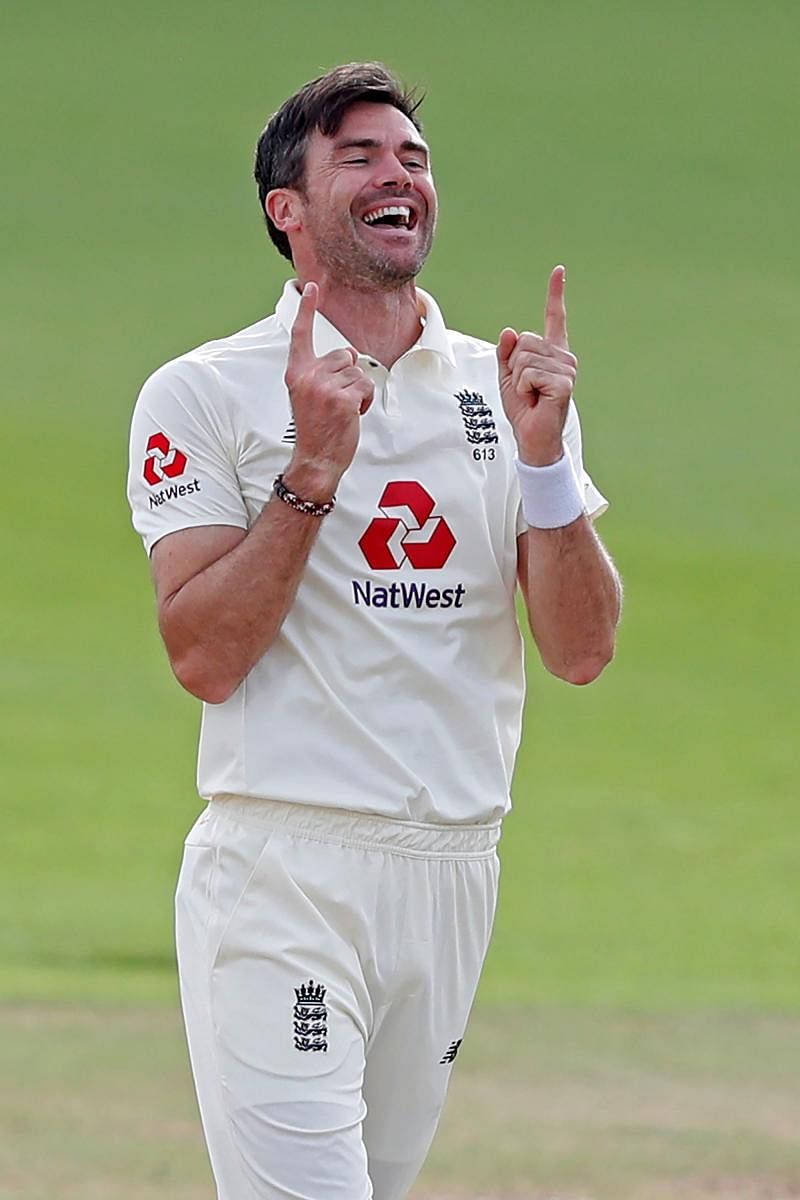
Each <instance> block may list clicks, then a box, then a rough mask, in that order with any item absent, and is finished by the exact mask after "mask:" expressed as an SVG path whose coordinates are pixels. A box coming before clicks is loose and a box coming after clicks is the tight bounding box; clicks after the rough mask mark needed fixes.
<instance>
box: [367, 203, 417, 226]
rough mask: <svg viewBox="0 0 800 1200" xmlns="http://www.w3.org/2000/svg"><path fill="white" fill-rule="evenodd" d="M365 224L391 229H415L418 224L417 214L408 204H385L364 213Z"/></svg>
mask: <svg viewBox="0 0 800 1200" xmlns="http://www.w3.org/2000/svg"><path fill="white" fill-rule="evenodd" d="M361 219H362V221H363V222H364V224H365V225H372V226H378V227H383V228H389V229H408V230H411V229H413V228H414V227H415V226H416V224H417V214H416V213H415V212H414V210H413V208H410V207H409V205H407V204H383V205H381V207H380V208H373V209H372V210H371V211H370V212H367V213H364V216H363V217H362V218H361Z"/></svg>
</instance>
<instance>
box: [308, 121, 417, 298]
mask: <svg viewBox="0 0 800 1200" xmlns="http://www.w3.org/2000/svg"><path fill="white" fill-rule="evenodd" d="M302 224H303V231H302V232H303V234H304V235H305V236H306V239H307V241H306V247H307V249H308V251H309V253H310V259H311V261H310V263H308V264H307V265H310V266H311V268H312V270H313V268H314V267H315V266H316V264H319V266H320V267H321V268H322V269H323V270H324V271H327V272H328V273H331V274H335V276H336V278H337V279H338V281H339V282H340V283H345V284H349V285H350V286H356V287H358V286H361V287H364V286H366V287H378V288H381V289H387V288H389V289H394V288H399V287H401V286H402V285H403V284H405V283H407V282H408V281H409V280H411V279H414V278H415V276H416V275H417V274H418V272H419V271H420V269H421V267H422V264H423V263H424V262H425V259H426V258H427V256H428V252H429V251H430V248H431V242H432V241H433V231H434V228H435V225H436V190H435V188H434V186H433V179H432V176H431V172H430V161H429V155H428V148H427V146H426V145H425V143H424V141H423V140H422V137H421V135H420V134H419V132H418V131H417V129H415V128H414V125H413V124H412V123H411V121H409V120H408V118H407V117H405V116H404V115H403V114H402V113H401V112H400V111H399V109H397V108H394V107H393V106H392V105H390V104H372V103H367V102H359V103H358V104H354V105H353V106H352V107H351V108H349V109H348V110H347V112H346V114H345V117H344V120H343V121H342V124H341V127H340V129H339V131H338V133H337V134H335V135H334V136H333V137H324V136H323V135H322V134H321V133H320V132H319V131H318V130H317V131H315V132H314V133H313V134H312V136H311V137H310V138H309V142H308V147H307V150H306V161H305V178H304V187H303V221H302ZM311 277H312V278H313V275H312V276H311Z"/></svg>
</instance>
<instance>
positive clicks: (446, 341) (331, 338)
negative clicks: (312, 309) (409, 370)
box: [275, 279, 456, 367]
mask: <svg viewBox="0 0 800 1200" xmlns="http://www.w3.org/2000/svg"><path fill="white" fill-rule="evenodd" d="M417 303H418V305H419V309H420V320H421V321H422V333H421V334H420V335H419V337H418V338H417V340H416V342H415V343H414V345H413V346H411V348H410V349H409V351H408V353H409V354H413V353H414V352H415V351H417V350H431V351H433V353H434V354H439V355H441V356H442V358H445V359H447V361H448V362H449V363H450V365H451V366H453V367H454V366H455V365H456V360H455V355H454V354H453V350H452V347H451V345H450V338H449V336H448V333H447V329H446V327H445V323H444V318H443V317H442V314H441V311H440V309H439V306H438V304H437V303H436V301H435V300H434V299H433V297H432V296H429V295H428V293H427V292H423V291H422V289H421V288H417ZM299 307H300V292H299V291H298V283H297V280H296V279H289V280H287V282H286V284H285V286H284V289H283V294H282V295H281V298H280V300H279V301H278V303H277V305H276V306H275V315H276V316H277V318H278V320H279V321H280V323H281V325H283V327H284V329H285V330H286V332H287V333H290V332H291V329H292V325H293V324H294V320H295V317H296V316H297V310H298V308H299ZM313 338H314V352H315V353H316V354H317V355H318V356H321V355H323V354H327V353H328V352H329V351H330V350H340V349H341V348H342V347H343V346H348V345H349V344H350V343H349V342H348V341H347V339H346V338H344V337H343V336H342V334H341V333H340V332H339V330H338V329H337V328H336V326H335V325H332V324H331V323H330V321H329V320H328V319H327V317H323V315H322V313H320V312H318V313H317V314H316V316H315V317H314V333H313Z"/></svg>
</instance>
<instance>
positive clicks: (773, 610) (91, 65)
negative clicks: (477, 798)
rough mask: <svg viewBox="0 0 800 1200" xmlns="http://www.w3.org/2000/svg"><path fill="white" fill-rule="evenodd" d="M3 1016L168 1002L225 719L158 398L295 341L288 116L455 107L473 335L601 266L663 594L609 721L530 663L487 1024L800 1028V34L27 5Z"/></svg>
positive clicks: (615, 397)
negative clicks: (187, 655) (209, 761)
mask: <svg viewBox="0 0 800 1200" xmlns="http://www.w3.org/2000/svg"><path fill="white" fill-rule="evenodd" d="M3 15H4V26H5V30H4V34H3V42H4V56H3V57H4V70H3V73H2V76H1V77H0V101H2V110H3V112H4V113H5V114H6V115H5V119H4V123H3V128H2V132H1V133H0V138H1V139H2V162H3V168H4V170H3V175H4V181H3V189H2V200H1V201H0V209H1V210H2V263H3V267H2V276H1V278H0V287H2V305H3V317H2V323H1V324H0V336H2V347H1V349H2V356H1V357H0V363H1V364H2V392H3V399H2V434H3V436H2V448H1V449H0V454H2V461H1V462H0V489H2V513H3V520H2V528H1V529H0V539H2V540H1V541H0V547H1V550H2V561H3V564H4V571H3V589H4V603H3V612H4V619H3V622H2V628H1V629H0V664H1V666H0V670H2V689H1V691H0V706H1V707H0V739H2V744H1V745H0V772H2V792H3V825H2V834H3V836H2V852H0V856H1V857H2V870H0V912H2V921H1V922H0V996H2V997H6V998H16V999H36V998H48V999H69V998H72V999H83V1000H87V999H92V1000H98V999H99V1000H114V999H124V1000H129V1001H130V1000H153V1001H159V1000H167V999H169V1000H172V998H173V997H174V993H175V984H174V972H173V965H172V962H173V958H172V932H171V892H172V887H173V881H174V877H175V873H176V870H177V865H178V861H179V854H180V843H181V840H182V836H183V833H184V832H185V830H186V828H187V827H188V825H189V824H190V823H191V821H192V819H193V815H194V813H195V812H196V811H197V809H198V801H197V799H196V796H195V794H194V788H193V770H194V749H195V743H196V729H197V720H198V712H197V706H196V705H195V703H194V702H193V701H192V700H191V699H190V698H188V697H187V696H185V695H183V694H182V693H181V691H180V689H179V688H178V686H177V684H175V683H174V682H173V681H172V680H171V678H170V675H169V671H168V668H167V665H166V661H165V658H164V656H163V653H162V651H161V649H160V646H159V643H158V638H157V634H156V632H155V623H154V617H153V602H152V598H151V591H150V584H149V581H148V573H147V566H146V560H145V557H144V554H143V552H142V550H141V546H140V545H139V544H138V542H137V539H136V538H135V536H134V534H133V533H132V531H131V529H130V527H129V523H128V515H127V509H126V505H125V500H124V472H125V458H126V449H127V447H126V440H127V425H128V420H129V416H130V411H131V408H132V405H133V402H134V400H135V396H136V393H137V391H138V388H139V386H140V384H141V382H142V381H143V379H144V378H145V377H146V376H147V375H148V374H149V373H150V371H151V370H153V369H154V368H155V367H156V366H157V365H158V364H159V363H161V362H162V361H164V360H165V359H167V358H169V357H172V356H174V355H175V354H177V353H180V352H181V351H182V350H184V349H186V348H188V347H189V346H191V345H196V344H198V343H199V342H201V341H203V340H205V339H206V338H208V337H211V336H217V335H220V334H223V333H225V332H228V331H231V330H233V329H236V328H239V327H241V326H243V325H245V324H247V323H249V322H251V321H253V320H255V319H258V318H259V317H260V316H261V315H263V314H264V313H266V312H268V311H270V310H271V308H272V306H273V303H274V300H275V298H276V296H277V294H278V292H279V289H280V286H281V283H282V281H283V279H284V277H285V271H284V264H283V262H282V260H280V259H279V258H278V257H277V255H276V254H275V253H274V252H273V251H272V248H271V246H270V244H269V243H268V242H267V240H266V238H265V235H264V233H263V229H262V226H261V224H260V220H259V214H258V208H257V203H256V199H255V195H254V188H253V185H252V183H251V181H250V170H251V156H252V147H253V144H254V141H255V138H256V136H257V134H258V132H259V130H260V128H261V126H262V125H263V123H264V121H265V119H266V118H267V116H268V115H269V113H270V112H271V111H272V110H273V109H274V108H275V107H277V105H278V104H279V103H280V102H281V101H282V100H283V98H284V97H285V96H286V95H287V94H288V93H289V92H290V91H292V90H294V89H295V88H296V87H297V86H299V84H301V83H302V82H304V81H305V80H306V79H307V78H310V77H311V76H312V75H314V74H316V73H319V71H320V70H322V69H324V68H326V67H327V66H329V65H332V64H334V63H336V62H339V61H347V60H350V59H356V58H365V57H378V58H383V59H385V60H386V61H388V62H389V63H390V64H392V65H393V66H394V67H396V68H397V69H398V70H399V71H400V72H401V73H402V74H403V75H404V76H405V77H406V78H408V79H410V80H412V81H420V82H422V83H423V84H424V85H425V86H426V87H427V89H428V99H427V101H426V103H425V105H424V108H423V110H422V115H423V118H424V120H425V124H426V133H427V135H428V138H429V140H430V141H431V144H432V147H433V151H434V168H435V171H436V174H437V178H438V184H439V189H440V195H441V202H442V219H441V224H440V231H439V235H438V242H437V245H436V247H435V250H434V253H433V255H432V258H431V261H430V264H429V266H428V267H427V268H426V271H425V273H424V276H423V280H422V282H423V284H424V285H425V286H427V287H428V288H430V289H431V290H432V291H433V292H434V293H435V294H436V295H437V297H438V298H439V300H440V302H441V304H442V306H443V308H444V311H445V314H446V316H447V318H448V320H449V322H450V324H451V325H454V326H456V327H461V328H464V329H466V330H468V331H470V332H474V333H477V334H480V335H483V336H486V337H494V336H495V335H496V333H497V331H498V330H499V329H500V328H501V327H502V325H504V324H506V323H509V324H517V325H524V326H527V327H529V328H540V327H541V325H540V323H541V310H542V304H543V299H544V289H545V282H546V277H547V273H548V271H549V269H550V268H551V266H552V265H553V264H554V263H556V262H561V261H563V262H565V263H566V264H567V267H568V276H569V278H568V306H569V316H570V332H571V338H572V342H573V345H574V348H575V349H576V351H577V352H578V354H579V355H580V358H581V380H580V392H579V402H580V407H581V412H582V418H583V424H584V434H585V443H586V455H587V461H588V463H589V465H590V468H591V469H592V471H593V474H594V476H595V478H596V480H597V482H598V483H599V484H600V486H601V487H602V488H603V489H604V490H605V491H606V492H607V493H608V494H609V495H610V497H611V499H612V502H613V506H612V509H611V511H610V512H609V514H608V515H607V516H606V517H604V518H603V522H602V533H603V535H604V537H605V539H606V540H607V542H608V544H609V546H610V548H611V550H612V552H613V553H614V554H615V556H616V558H617V560H618V562H619V565H620V567H621V569H622V572H623V574H624V576H625V579H626V584H627V603H626V611H625V618H624V624H623V626H622V629H621V633H620V639H619V652H618V659H617V661H616V662H615V664H614V665H613V667H612V668H611V669H610V670H609V671H608V672H607V673H606V675H605V676H604V677H603V678H602V679H601V680H600V681H599V682H598V683H597V684H595V685H594V686H593V687H591V688H589V689H583V690H576V689H570V688H568V687H567V686H566V685H563V684H559V683H557V682H555V681H553V680H551V679H549V678H547V677H545V676H544V674H543V672H542V670H541V669H540V668H538V667H537V666H536V664H535V662H534V661H533V660H532V661H531V671H530V698H529V703H528V709H527V720H526V732H525V740H524V746H523V749H522V753H521V758H520V763H519V770H518V775H517V780H516V786H515V812H514V814H513V816H512V817H511V818H510V819H509V821H508V823H507V828H506V834H505V837H504V841H503V860H504V877H503V893H502V902H501V909H500V915H499V920H498V926H497V932H496V937H495V940H494V943H493V947H492V951H491V955H490V959H489V963H488V966H487V970H486V975H485V979H484V982H483V985H482V991H481V999H482V1002H483V1003H484V1004H487V1005H489V1004H494V1003H505V1002H508V1003H511V1002H513V1003H514V1004H516V1005H520V1004H523V1005H524V1004H534V1003H539V1004H546V1005H555V1006H558V1005H566V1006H576V1005H577V1006H582V1005H587V1006H596V1005H608V1006H619V1007H622V1008H642V1009H645V1008H646V1009H659V1008H668V1009H675V1010H703V1009H711V1010H714V1009H732V1008H738V1009H744V1008H755V1009H773V1010H795V1011H796V1010H797V1009H798V1007H800V971H799V970H798V965H799V964H798V957H799V956H798V928H799V927H800V896H799V895H798V884H797V880H798V875H799V874H800V872H798V865H799V859H800V834H799V833H798V820H797V803H796V800H797V767H796V755H797V751H796V744H797V687H796V682H795V673H796V669H797V664H798V638H797V632H796V614H797V601H798V582H799V578H798V575H799V573H798V539H797V533H798V522H797V502H796V482H795V481H796V461H795V460H796V453H797V444H798V421H797V395H796V394H797V349H796V346H797V335H796V329H797V326H798V320H799V319H800V298H799V296H798V278H797V267H798V261H797V260H798V255H797V194H798V184H800V178H798V175H799V172H798V165H797V154H796V142H797V128H798V118H799V117H800V113H798V91H797V82H796V48H797V44H798V36H799V35H800V15H799V14H798V10H797V7H796V5H795V4H794V3H791V2H788V0H787V2H780V0H766V2H765V3H762V4H759V5H755V4H752V3H747V2H745V0H729V2H724V3H723V2H722V0H705V2H704V3H702V4H701V3H689V2H688V0H673V2H672V3H670V4H669V5H667V4H657V3H650V4H648V3H635V2H634V0H609V2H608V3H605V4H602V5H601V4H595V3H589V2H569V0H566V2H564V3H561V4H558V5H553V4H536V3H530V2H526V3H523V2H522V0H510V2H508V3H501V4H499V5H492V6H488V5H483V4H480V3H477V2H475V0H465V2H463V3H459V4H454V3H453V4H451V3H440V4H436V3H433V4H426V3H422V2H421V0H410V2H407V3H405V4H403V5H397V4H389V3H387V2H386V0H376V2H373V3H372V4H370V5H363V4H355V3H354V2H352V0H347V2H346V3H341V4H338V5H331V4H327V3H326V4H322V3H316V2H307V3H305V4H303V5H302V6H301V5H291V4H290V5H287V4H281V5H278V4H274V3H264V2H263V0H262V2H258V3H257V2H255V0H233V2H232V3H230V4H227V5H219V4H217V5H212V4H209V3H207V2H206V0H194V2H193V3H191V4H190V3H188V2H186V0H170V2H169V3H167V4H163V3H155V0H143V2H142V3H138V4H136V5H133V4H121V3H116V4H115V3H110V4H109V3H102V4H101V3H99V2H97V3H92V2H89V0H76V2H75V3H73V4H70V5H63V4H60V3H56V2H55V0H42V2H40V3H36V4H26V3H22V2H21V0H10V2H9V3H7V4H6V5H5V6H4V14H3Z"/></svg>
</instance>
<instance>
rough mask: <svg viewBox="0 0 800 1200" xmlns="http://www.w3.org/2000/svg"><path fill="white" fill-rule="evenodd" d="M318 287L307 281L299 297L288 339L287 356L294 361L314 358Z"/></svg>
mask: <svg viewBox="0 0 800 1200" xmlns="http://www.w3.org/2000/svg"><path fill="white" fill-rule="evenodd" d="M318 298H319V288H318V287H317V285H316V284H315V283H307V284H306V286H305V287H304V288H303V294H302V296H301V297H300V305H299V307H298V309H297V316H296V317H295V319H294V324H293V325H292V333H291V338H290V341H289V358H290V360H293V361H295V362H297V361H306V360H308V359H313V358H315V357H316V356H315V354H314V338H313V332H314V315H315V313H316V311H317V300H318Z"/></svg>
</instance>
